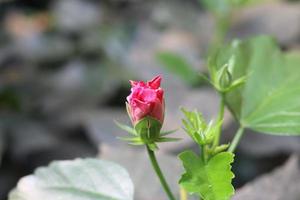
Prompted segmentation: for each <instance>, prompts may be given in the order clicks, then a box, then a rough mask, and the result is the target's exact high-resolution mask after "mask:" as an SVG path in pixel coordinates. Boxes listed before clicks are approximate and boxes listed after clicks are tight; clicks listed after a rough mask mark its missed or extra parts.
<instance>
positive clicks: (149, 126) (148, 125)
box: [134, 117, 162, 144]
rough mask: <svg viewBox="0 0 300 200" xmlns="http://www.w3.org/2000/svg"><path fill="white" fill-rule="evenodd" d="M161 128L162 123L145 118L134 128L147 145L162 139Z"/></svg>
mask: <svg viewBox="0 0 300 200" xmlns="http://www.w3.org/2000/svg"><path fill="white" fill-rule="evenodd" d="M161 126H162V124H161V122H160V121H158V120H156V119H154V118H152V117H145V118H143V119H142V120H140V121H139V122H138V123H137V124H136V125H135V126H134V129H135V131H136V133H137V134H138V136H139V137H140V138H141V140H142V141H143V142H144V143H145V144H151V143H154V142H155V141H156V140H157V139H158V138H159V137H160V130H161Z"/></svg>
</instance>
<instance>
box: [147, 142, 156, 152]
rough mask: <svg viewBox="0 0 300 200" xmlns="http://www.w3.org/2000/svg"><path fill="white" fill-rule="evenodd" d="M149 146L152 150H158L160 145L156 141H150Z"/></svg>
mask: <svg viewBox="0 0 300 200" xmlns="http://www.w3.org/2000/svg"><path fill="white" fill-rule="evenodd" d="M147 146H148V147H149V149H150V150H151V151H156V150H158V146H157V145H156V144H155V143H148V144H147Z"/></svg>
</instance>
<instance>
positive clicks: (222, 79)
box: [219, 65, 232, 89]
mask: <svg viewBox="0 0 300 200" xmlns="http://www.w3.org/2000/svg"><path fill="white" fill-rule="evenodd" d="M219 73H220V75H219V85H220V87H221V88H222V89H226V88H228V87H229V86H230V85H231V83H232V76H231V74H230V72H229V70H228V66H227V65H226V66H224V67H223V68H222V69H221V70H220V72H219Z"/></svg>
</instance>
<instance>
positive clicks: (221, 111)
mask: <svg viewBox="0 0 300 200" xmlns="http://www.w3.org/2000/svg"><path fill="white" fill-rule="evenodd" d="M220 96H221V100H220V108H219V114H218V119H217V123H219V122H220V121H222V120H223V118H224V110H225V97H224V94H221V95H220ZM221 132H222V125H220V127H219V130H218V134H217V135H216V137H215V139H214V143H213V146H214V147H217V146H218V145H219V143H220V137H221Z"/></svg>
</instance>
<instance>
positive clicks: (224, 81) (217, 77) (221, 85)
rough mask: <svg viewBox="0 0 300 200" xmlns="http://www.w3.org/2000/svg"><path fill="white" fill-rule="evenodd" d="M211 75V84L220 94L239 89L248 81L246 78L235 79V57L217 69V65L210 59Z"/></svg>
mask: <svg viewBox="0 0 300 200" xmlns="http://www.w3.org/2000/svg"><path fill="white" fill-rule="evenodd" d="M208 65H209V73H210V76H211V81H210V83H211V84H212V85H213V86H214V88H215V89H216V90H217V91H219V92H220V93H223V94H224V93H228V92H230V91H232V90H234V89H236V88H237V87H239V86H241V85H242V84H244V83H245V81H246V76H241V77H240V78H237V79H233V76H232V74H233V71H234V67H235V57H234V56H232V57H231V58H230V59H229V60H228V62H227V63H225V64H224V65H223V66H222V67H221V68H219V69H216V66H215V63H213V62H212V59H210V62H209V64H208Z"/></svg>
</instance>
